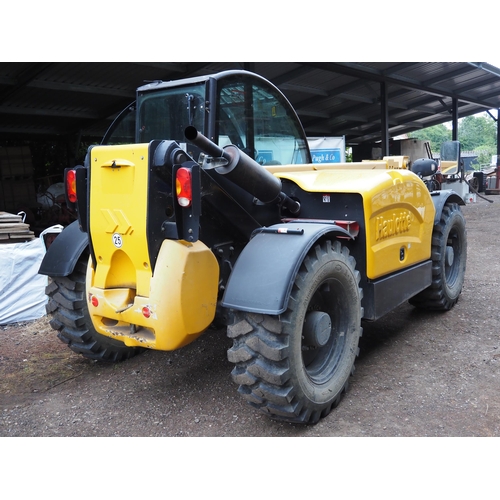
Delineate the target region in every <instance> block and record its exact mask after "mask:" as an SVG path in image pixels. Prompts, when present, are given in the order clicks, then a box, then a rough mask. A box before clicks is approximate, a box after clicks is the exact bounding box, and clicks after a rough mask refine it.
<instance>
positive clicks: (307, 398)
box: [228, 241, 363, 424]
mask: <svg viewBox="0 0 500 500" xmlns="http://www.w3.org/2000/svg"><path fill="white" fill-rule="evenodd" d="M359 281H360V275H359V272H358V271H356V269H355V261H354V258H353V257H351V256H350V255H349V251H348V250H347V248H346V247H343V246H342V245H341V244H340V243H339V242H338V241H334V242H331V241H325V242H323V243H321V244H318V245H317V246H316V247H315V248H313V249H312V250H311V251H310V252H309V254H308V255H307V256H306V258H305V259H304V262H303V264H302V266H301V268H300V270H299V273H298V275H297V278H296V279H295V282H294V286H293V290H292V293H291V296H290V300H289V303H288V309H287V311H286V312H285V313H284V314H283V315H281V316H280V317H279V316H267V315H262V314H254V313H244V312H237V313H236V322H235V323H234V325H232V326H230V327H229V328H228V336H229V337H230V338H232V339H233V347H232V348H231V349H230V350H229V351H228V359H229V361H231V362H233V363H235V365H236V366H235V367H234V369H233V371H232V374H231V375H232V378H233V380H234V381H235V382H236V383H237V384H238V385H239V389H238V392H239V393H240V394H241V395H242V396H243V397H244V398H245V399H246V400H247V401H248V402H249V403H250V404H251V405H252V406H254V407H255V408H258V409H260V410H261V411H263V412H264V413H266V414H268V415H269V416H271V417H272V418H275V419H277V420H284V421H287V422H293V423H301V424H315V423H317V422H318V421H319V420H320V418H322V417H325V416H326V415H328V414H329V413H330V411H331V410H332V408H334V407H335V406H337V405H338V403H339V402H340V399H341V397H342V395H343V394H344V393H345V391H346V390H347V387H348V381H349V377H350V376H351V375H352V373H353V371H354V361H355V358H356V356H357V355H358V343H359V338H360V337H361V332H362V329H361V318H362V316H363V310H362V307H361V297H362V291H361V289H360V288H359ZM328 323H330V327H329V326H328ZM311 325H312V326H311Z"/></svg>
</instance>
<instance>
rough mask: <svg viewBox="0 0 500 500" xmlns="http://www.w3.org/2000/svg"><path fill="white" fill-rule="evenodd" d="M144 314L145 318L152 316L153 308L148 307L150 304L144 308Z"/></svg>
mask: <svg viewBox="0 0 500 500" xmlns="http://www.w3.org/2000/svg"><path fill="white" fill-rule="evenodd" d="M142 315H143V316H144V317H145V318H149V317H150V316H151V309H150V308H149V307H148V306H144V307H143V308H142Z"/></svg>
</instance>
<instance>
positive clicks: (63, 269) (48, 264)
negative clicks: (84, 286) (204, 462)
mask: <svg viewBox="0 0 500 500" xmlns="http://www.w3.org/2000/svg"><path fill="white" fill-rule="evenodd" d="M88 245H89V238H88V234H87V233H84V232H83V231H82V230H81V229H80V225H79V224H78V221H75V222H73V223H71V224H70V225H69V226H67V227H66V228H65V229H64V230H63V231H62V232H61V233H60V234H58V235H57V238H56V239H55V240H54V242H53V243H52V245H50V247H49V249H48V250H47V253H46V254H45V256H44V258H43V260H42V264H41V265H40V269H39V270H38V274H44V275H46V276H54V277H60V276H69V275H70V274H71V273H72V272H73V269H74V268H75V265H76V262H77V261H78V259H79V258H80V255H82V253H83V252H84V250H85V248H86V247H87V246H88Z"/></svg>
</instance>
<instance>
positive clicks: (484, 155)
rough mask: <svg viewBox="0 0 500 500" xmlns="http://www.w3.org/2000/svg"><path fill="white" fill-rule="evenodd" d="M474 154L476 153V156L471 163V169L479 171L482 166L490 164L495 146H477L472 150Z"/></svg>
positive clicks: (494, 152)
mask: <svg viewBox="0 0 500 500" xmlns="http://www.w3.org/2000/svg"><path fill="white" fill-rule="evenodd" d="M474 152H475V153H478V156H477V158H476V159H475V160H474V161H473V162H472V163H471V167H473V168H475V169H476V170H480V169H481V167H482V166H489V165H490V164H491V157H492V156H493V155H495V154H496V145H493V146H479V147H477V148H475V149H474Z"/></svg>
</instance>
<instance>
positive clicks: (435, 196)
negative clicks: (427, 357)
mask: <svg viewBox="0 0 500 500" xmlns="http://www.w3.org/2000/svg"><path fill="white" fill-rule="evenodd" d="M431 198H432V201H433V202H434V208H435V209H436V213H435V215H434V224H437V223H438V222H439V221H440V219H441V213H442V212H443V207H444V206H445V204H446V203H457V204H458V205H465V201H464V200H463V199H462V197H461V196H460V195H458V194H457V193H455V191H452V190H451V189H443V190H442V191H432V192H431Z"/></svg>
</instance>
